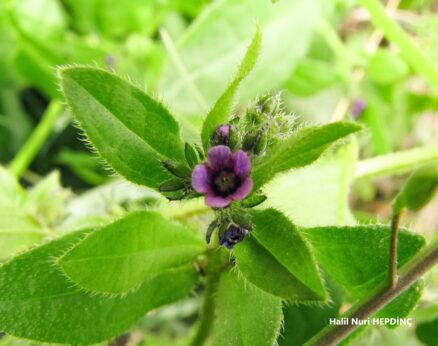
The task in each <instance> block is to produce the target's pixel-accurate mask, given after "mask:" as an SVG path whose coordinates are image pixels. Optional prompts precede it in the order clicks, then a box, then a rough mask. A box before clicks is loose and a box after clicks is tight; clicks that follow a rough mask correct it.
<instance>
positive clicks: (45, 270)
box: [0, 231, 197, 345]
mask: <svg viewBox="0 0 438 346" xmlns="http://www.w3.org/2000/svg"><path fill="white" fill-rule="evenodd" d="M87 233H88V231H79V232H75V233H71V234H68V235H66V236H64V237H63V238H60V239H58V240H55V241H52V242H50V243H48V244H46V245H43V246H41V247H38V248H36V249H34V250H32V251H29V252H27V253H25V254H23V255H21V256H18V257H16V258H14V259H13V260H12V261H10V262H8V263H6V264H5V265H3V266H2V267H0V292H2V294H1V297H0V330H2V331H3V332H6V333H9V334H12V335H15V336H18V337H21V338H26V339H32V340H38V341H42V342H50V343H67V344H75V345H77V344H92V343H97V342H100V341H104V340H108V339H110V338H112V337H114V336H116V335H119V334H121V333H122V332H124V331H125V330H126V329H128V328H130V327H131V326H132V325H133V324H134V323H135V322H136V321H137V320H138V319H139V318H140V317H141V316H143V315H144V314H145V312H147V311H148V310H151V309H154V308H156V307H158V306H161V305H165V304H169V303H171V302H174V301H176V300H178V299H181V298H183V297H184V296H185V295H186V294H187V293H188V292H190V290H191V289H192V288H193V286H194V284H195V282H196V280H197V275H196V273H195V271H194V270H193V268H191V266H187V267H182V268H180V269H176V270H171V271H167V272H164V273H162V274H160V275H158V276H156V277H155V278H153V279H151V280H149V281H147V282H145V283H144V284H142V285H141V287H140V288H139V289H138V290H136V291H135V292H132V293H129V294H127V295H126V296H124V297H112V298H111V297H102V296H98V295H92V294H87V293H85V292H84V291H83V290H80V289H78V288H75V287H73V286H72V284H71V282H69V281H68V280H67V279H66V278H65V276H64V274H62V273H61V272H60V270H59V268H58V267H57V266H56V265H55V264H54V263H53V258H54V257H58V256H60V255H61V254H63V253H64V252H65V251H67V250H68V249H69V248H71V247H72V246H73V245H75V244H76V243H78V242H79V241H80V240H81V239H82V238H83V237H84V236H85V235H86V234H87Z"/></svg>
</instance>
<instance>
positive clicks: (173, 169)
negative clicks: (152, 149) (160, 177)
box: [162, 160, 192, 178]
mask: <svg viewBox="0 0 438 346" xmlns="http://www.w3.org/2000/svg"><path fill="white" fill-rule="evenodd" d="M162 164H163V166H164V168H166V169H167V170H168V171H169V172H170V173H171V174H173V175H174V176H176V177H178V178H189V177H190V175H191V173H192V172H191V170H190V169H189V168H188V167H187V166H185V165H182V164H180V163H178V162H174V161H171V160H166V161H162Z"/></svg>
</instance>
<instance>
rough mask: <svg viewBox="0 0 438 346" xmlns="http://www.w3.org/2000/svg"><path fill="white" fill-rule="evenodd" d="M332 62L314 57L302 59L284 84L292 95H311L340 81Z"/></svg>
mask: <svg viewBox="0 0 438 346" xmlns="http://www.w3.org/2000/svg"><path fill="white" fill-rule="evenodd" d="M340 80H341V78H340V73H339V71H337V70H336V68H333V64H332V63H329V62H325V61H322V60H316V59H309V58H307V59H302V60H300V61H299V62H298V64H297V66H296V67H295V70H294V72H293V74H292V76H291V77H290V78H289V79H288V80H287V82H286V84H285V86H286V88H287V90H288V91H290V92H291V93H292V94H293V95H298V96H311V95H313V94H316V93H318V92H320V91H321V90H324V89H326V88H329V87H331V86H333V85H334V84H336V83H338V82H340Z"/></svg>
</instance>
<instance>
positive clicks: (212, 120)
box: [201, 27, 262, 150]
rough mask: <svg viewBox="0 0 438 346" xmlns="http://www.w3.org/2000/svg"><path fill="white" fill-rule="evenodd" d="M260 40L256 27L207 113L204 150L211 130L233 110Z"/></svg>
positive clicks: (226, 118)
mask: <svg viewBox="0 0 438 346" xmlns="http://www.w3.org/2000/svg"><path fill="white" fill-rule="evenodd" d="M261 41H262V34H261V32H260V29H259V28H258V27H257V31H256V33H255V34H254V37H253V39H252V41H251V44H250V45H249V46H248V49H247V50H246V53H245V56H244V57H243V60H242V62H241V63H240V66H239V69H238V70H237V73H236V75H235V76H234V79H233V81H232V82H231V83H230V85H229V86H228V87H227V89H226V90H225V92H224V93H223V94H222V95H221V96H220V97H219V99H218V100H217V101H216V103H215V104H214V106H213V108H212V109H211V110H210V112H209V113H208V114H207V117H206V119H205V121H204V124H203V126H202V134H201V139H202V145H203V147H204V149H205V150H207V149H208V147H209V141H210V137H211V135H212V134H213V132H214V131H215V130H216V128H217V127H218V126H219V125H221V124H224V123H226V122H227V120H228V118H229V116H230V115H231V113H232V110H233V101H234V98H235V94H236V92H237V88H238V87H239V84H240V82H241V81H242V80H243V78H245V77H246V75H247V74H248V73H249V72H250V71H251V70H252V68H253V67H254V65H255V63H256V61H257V57H258V55H259V50H260V44H261Z"/></svg>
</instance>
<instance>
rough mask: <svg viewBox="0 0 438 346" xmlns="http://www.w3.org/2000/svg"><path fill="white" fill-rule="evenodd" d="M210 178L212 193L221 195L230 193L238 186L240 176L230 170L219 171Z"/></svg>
mask: <svg viewBox="0 0 438 346" xmlns="http://www.w3.org/2000/svg"><path fill="white" fill-rule="evenodd" d="M212 178H213V179H212V189H213V191H214V193H215V194H217V195H219V196H222V197H225V196H228V195H230V194H232V193H233V192H234V191H236V190H237V188H238V187H239V186H240V178H239V177H238V176H237V175H236V174H235V173H234V172H231V171H226V170H224V171H219V172H217V173H216V174H214V175H213V177H212Z"/></svg>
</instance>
